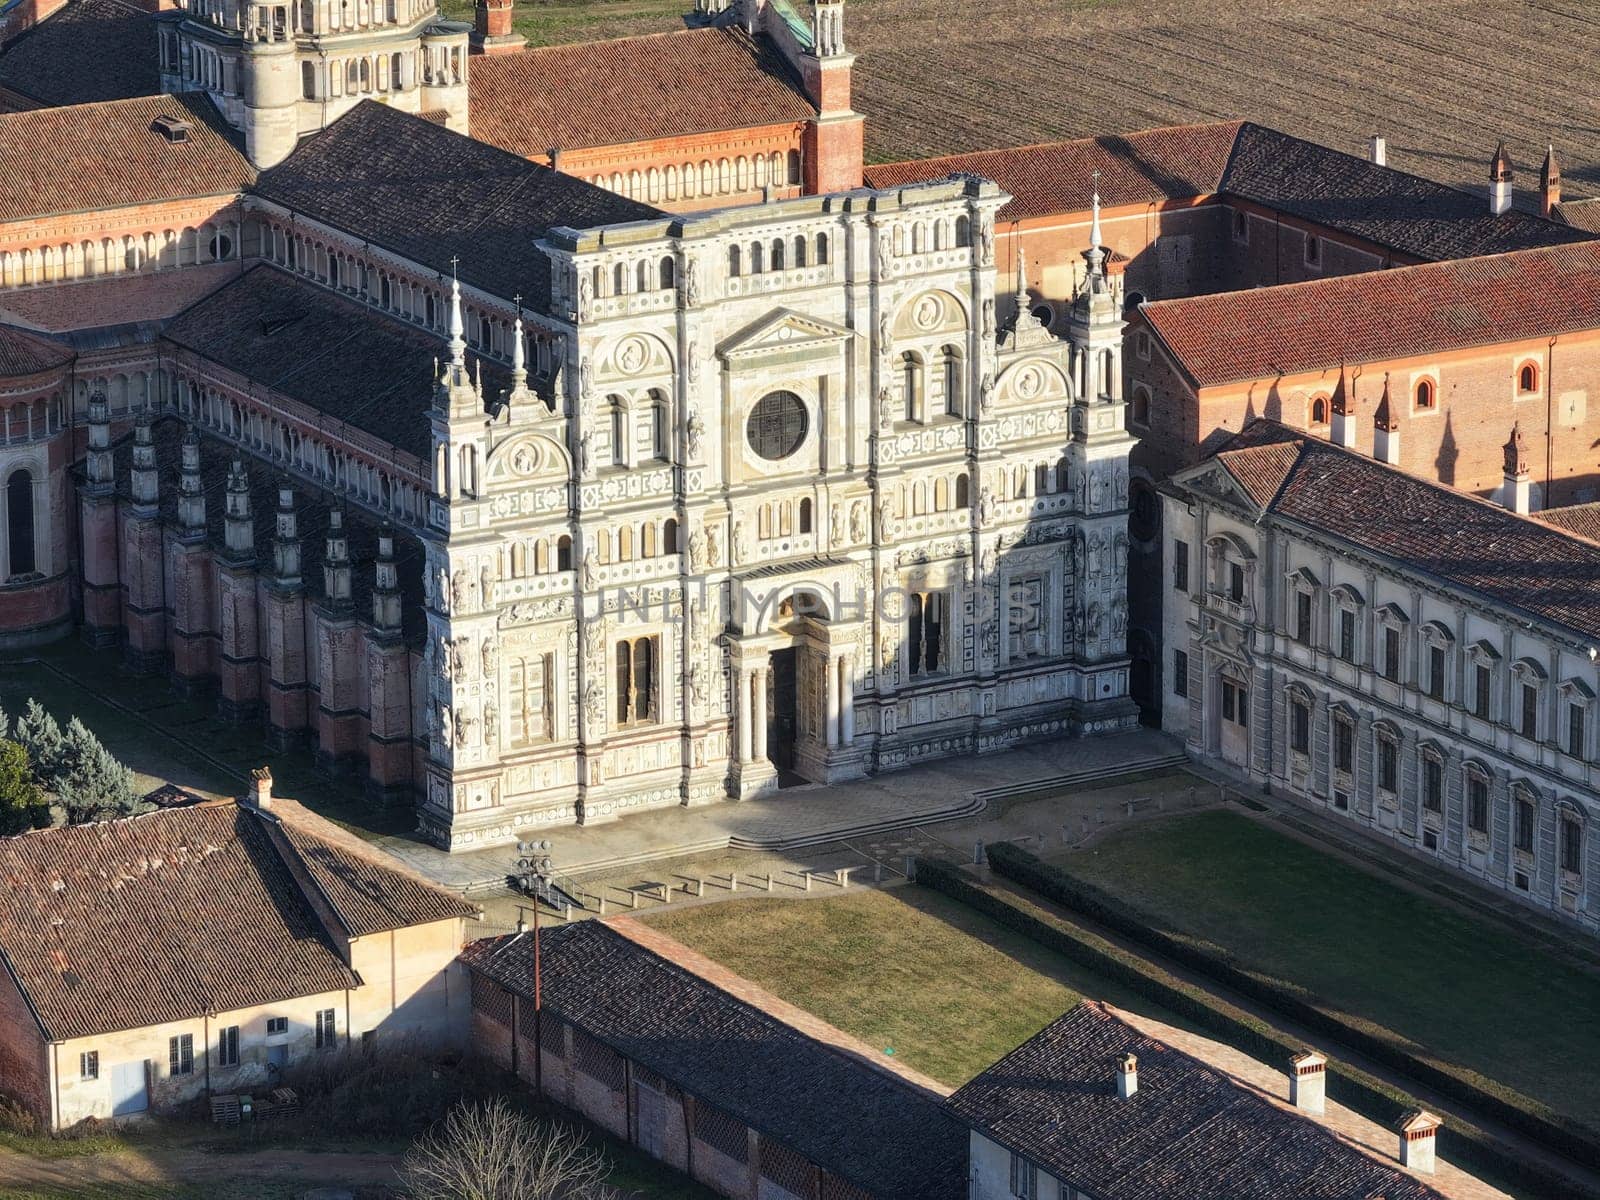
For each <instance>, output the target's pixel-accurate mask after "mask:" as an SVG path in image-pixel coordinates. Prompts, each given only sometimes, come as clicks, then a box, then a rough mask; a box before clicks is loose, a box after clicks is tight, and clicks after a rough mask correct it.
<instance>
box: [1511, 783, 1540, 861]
mask: <svg viewBox="0 0 1600 1200" xmlns="http://www.w3.org/2000/svg"><path fill="white" fill-rule="evenodd" d="M1535 819H1536V818H1535V814H1534V809H1533V801H1531V800H1529V799H1528V798H1527V797H1526V796H1518V797H1517V829H1516V834H1517V849H1518V850H1521V851H1524V852H1525V853H1528V854H1532V853H1533V827H1534V822H1535Z"/></svg>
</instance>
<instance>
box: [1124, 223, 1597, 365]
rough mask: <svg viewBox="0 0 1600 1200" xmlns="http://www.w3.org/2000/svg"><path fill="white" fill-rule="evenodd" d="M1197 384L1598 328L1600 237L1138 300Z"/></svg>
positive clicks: (1147, 316) (1151, 322)
mask: <svg viewBox="0 0 1600 1200" xmlns="http://www.w3.org/2000/svg"><path fill="white" fill-rule="evenodd" d="M1143 315H1144V319H1145V321H1146V322H1147V323H1148V325H1149V327H1150V328H1151V329H1153V330H1154V331H1155V332H1156V334H1157V335H1158V336H1159V337H1160V338H1161V340H1162V341H1163V342H1164V343H1165V344H1166V346H1167V348H1168V349H1169V350H1171V351H1172V353H1173V355H1174V356H1175V358H1176V359H1177V360H1178V362H1179V364H1180V365H1181V366H1182V367H1183V369H1184V370H1185V372H1187V373H1188V375H1189V376H1190V378H1192V379H1193V380H1194V382H1195V383H1196V384H1198V385H1199V386H1201V387H1209V386H1212V385H1215V384H1222V383H1235V382H1241V381H1245V380H1254V379H1268V378H1272V377H1274V376H1276V375H1279V374H1284V375H1293V374H1296V373H1299V372H1302V371H1317V370H1324V369H1327V368H1330V367H1337V366H1338V365H1339V364H1340V363H1341V362H1347V363H1350V364H1360V363H1376V362H1387V361H1389V360H1392V359H1397V358H1406V357H1411V356H1414V355H1421V354H1432V353H1436V352H1438V351H1443V350H1454V349H1465V348H1468V347H1472V346H1489V345H1496V344H1499V343H1501V342H1510V341H1518V340H1521V339H1524V338H1532V337H1541V338H1542V337H1546V336H1549V335H1551V334H1556V333H1564V332H1571V331H1573V330H1579V329H1600V242H1579V243H1576V244H1574V245H1570V246H1556V247H1550V248H1546V249H1538V250H1523V251H1518V252H1516V253H1512V254H1498V255H1491V256H1488V257H1484V258H1470V259H1461V260H1457V261H1454V262H1442V263H1426V264H1423V265H1421V266H1415V267H1401V268H1396V269H1394V270H1389V271H1369V272H1367V273H1365V274H1360V275H1344V276H1340V277H1338V278H1335V279H1320V280H1314V281H1312V282H1309V283H1295V284H1288V285H1285V286H1282V287H1268V288H1257V289H1255V290H1253V291H1243V292H1223V293H1218V294H1214V295H1209V296H1194V297H1190V298H1187V299H1181V300H1160V301H1156V302H1154V303H1150V304H1146V305H1145V306H1144V310H1143Z"/></svg>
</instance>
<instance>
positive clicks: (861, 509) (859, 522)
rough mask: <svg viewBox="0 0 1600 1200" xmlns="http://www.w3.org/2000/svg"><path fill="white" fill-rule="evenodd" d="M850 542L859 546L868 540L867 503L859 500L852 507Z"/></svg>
mask: <svg viewBox="0 0 1600 1200" xmlns="http://www.w3.org/2000/svg"><path fill="white" fill-rule="evenodd" d="M850 540H851V541H852V542H855V543H857V544H859V543H861V542H864V541H866V540H867V506H866V502H865V501H862V500H857V501H856V502H855V503H854V504H852V505H851V506H850Z"/></svg>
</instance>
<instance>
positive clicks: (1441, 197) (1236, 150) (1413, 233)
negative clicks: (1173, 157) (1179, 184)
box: [1220, 121, 1587, 262]
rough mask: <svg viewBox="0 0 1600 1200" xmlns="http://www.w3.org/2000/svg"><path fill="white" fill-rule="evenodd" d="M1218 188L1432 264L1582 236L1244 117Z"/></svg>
mask: <svg viewBox="0 0 1600 1200" xmlns="http://www.w3.org/2000/svg"><path fill="white" fill-rule="evenodd" d="M1220 190H1221V191H1222V192H1223V193H1224V194H1225V195H1230V196H1238V197H1240V198H1242V199H1245V200H1250V201H1254V202H1255V203H1257V204H1261V205H1264V206H1266V207H1268V208H1271V209H1275V210H1277V211H1279V212H1284V213H1288V214H1290V215H1291V216H1296V217H1300V218H1302V219H1304V220H1307V221H1311V222H1314V223H1315V224H1318V225H1323V226H1326V227H1327V228H1330V229H1337V230H1340V231H1342V232H1344V233H1348V234H1351V235H1352V236H1355V237H1359V238H1361V239H1363V240H1364V241H1368V242H1371V243H1373V244H1375V245H1378V246H1383V247H1385V248H1387V249H1389V250H1393V251H1396V252H1398V253H1400V254H1402V255H1405V256H1407V257H1410V258H1415V259H1421V260H1423V261H1430V262H1431V261H1438V260H1441V259H1447V258H1469V257H1472V256H1475V255H1480V254H1499V253H1503V252H1505V251H1509V250H1525V249H1529V248H1531V247H1535V246H1558V245H1563V244H1565V243H1568V242H1573V241H1578V240H1582V239H1583V238H1585V237H1586V236H1587V235H1585V234H1582V233H1579V232H1577V231H1575V230H1572V229H1569V228H1567V227H1566V226H1563V225H1561V224H1559V223H1557V222H1555V221H1547V220H1545V219H1544V218H1543V217H1540V216H1536V215H1534V214H1532V213H1525V212H1521V211H1518V210H1516V209H1513V210H1511V211H1509V212H1504V213H1501V214H1499V215H1498V216H1497V215H1495V214H1493V213H1491V212H1490V211H1489V202H1488V200H1487V198H1486V197H1485V196H1484V195H1483V194H1482V193H1481V192H1464V191H1461V190H1459V189H1457V188H1452V187H1446V186H1445V185H1444V184H1442V183H1435V182H1433V181H1432V180H1431V179H1423V178H1422V177H1421V176H1420V175H1408V174H1407V173H1406V172H1404V171H1397V170H1395V169H1394V168H1393V167H1380V166H1378V165H1377V164H1376V163H1373V162H1371V161H1370V160H1368V159H1365V158H1360V157H1357V156H1356V155H1353V154H1345V153H1343V152H1342V151H1339V150H1331V149H1329V148H1328V147H1326V146H1319V145H1317V144H1316V143H1315V142H1308V141H1306V140H1305V139H1303V138H1297V137H1291V136H1290V135H1289V134H1287V133H1279V132H1278V131H1277V130H1275V129H1267V128H1264V127H1262V126H1260V125H1256V124H1253V123H1251V122H1249V121H1246V122H1245V123H1244V124H1243V125H1242V126H1241V127H1240V129H1239V137H1238V139H1237V140H1236V141H1235V142H1234V146H1233V153H1232V155H1231V156H1230V157H1229V159H1228V168H1227V170H1226V171H1224V172H1223V175H1222V183H1221V187H1220Z"/></svg>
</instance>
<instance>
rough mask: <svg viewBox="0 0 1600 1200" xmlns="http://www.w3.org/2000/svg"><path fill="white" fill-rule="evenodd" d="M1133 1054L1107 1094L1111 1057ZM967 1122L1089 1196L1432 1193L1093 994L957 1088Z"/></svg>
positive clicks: (1358, 1199)
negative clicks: (1119, 1084)
mask: <svg viewBox="0 0 1600 1200" xmlns="http://www.w3.org/2000/svg"><path fill="white" fill-rule="evenodd" d="M1130 1053H1131V1054H1133V1055H1134V1056H1135V1057H1136V1058H1137V1059H1138V1079H1139V1086H1138V1090H1137V1091H1135V1092H1134V1093H1133V1095H1132V1096H1129V1097H1128V1098H1127V1099H1122V1098H1121V1097H1119V1096H1118V1095H1117V1088H1116V1082H1115V1072H1116V1064H1117V1063H1118V1061H1119V1060H1120V1059H1121V1058H1122V1056H1123V1055H1125V1054H1130ZM949 1108H950V1111H951V1112H952V1113H953V1114H954V1115H955V1116H957V1117H959V1118H960V1119H961V1120H963V1121H965V1122H966V1123H967V1124H968V1125H970V1126H971V1127H972V1128H973V1129H976V1130H977V1131H978V1132H979V1133H981V1134H983V1135H984V1136H985V1137H988V1138H989V1139H990V1140H992V1141H995V1142H998V1143H999V1144H1000V1145H1001V1146H1004V1147H1006V1148H1007V1149H1009V1150H1011V1151H1012V1152H1014V1153H1016V1154H1020V1155H1022V1156H1024V1157H1025V1158H1028V1159H1029V1160H1031V1161H1032V1162H1033V1163H1035V1164H1036V1165H1037V1166H1039V1167H1040V1168H1042V1169H1043V1170H1045V1171H1047V1172H1049V1173H1050V1174H1051V1175H1053V1176H1055V1177H1056V1178H1058V1179H1060V1180H1062V1181H1063V1182H1065V1183H1068V1184H1071V1185H1072V1186H1073V1187H1076V1188H1077V1189H1078V1190H1079V1191H1082V1192H1086V1193H1089V1194H1092V1195H1094V1196H1096V1197H1098V1198H1099V1200H1193V1198H1194V1197H1196V1196H1227V1197H1228V1198H1229V1200H1279V1198H1280V1197H1285V1196H1299V1197H1308V1198H1309V1197H1315V1198H1316V1200H1371V1198H1372V1197H1375V1196H1382V1197H1385V1198H1386V1200H1439V1193H1438V1192H1436V1191H1434V1190H1433V1189H1432V1188H1430V1187H1427V1186H1426V1185H1425V1184H1423V1183H1422V1182H1420V1181H1419V1180H1416V1179H1414V1178H1412V1177H1411V1176H1410V1175H1407V1174H1406V1173H1405V1172H1404V1171H1402V1170H1400V1169H1399V1168H1398V1167H1393V1166H1389V1165H1387V1164H1385V1163H1382V1162H1379V1161H1377V1160H1376V1159H1373V1158H1369V1157H1368V1156H1367V1155H1366V1154H1363V1153H1362V1152H1361V1151H1359V1150H1357V1149H1355V1148H1354V1147H1352V1146H1349V1145H1347V1144H1346V1143H1344V1142H1343V1141H1341V1140H1340V1139H1339V1138H1338V1137H1337V1136H1335V1135H1334V1134H1333V1133H1331V1132H1330V1131H1328V1130H1326V1129H1324V1128H1323V1127H1322V1126H1320V1125H1318V1124H1317V1123H1316V1122H1314V1121H1311V1120H1309V1119H1307V1118H1305V1117H1302V1116H1300V1115H1298V1114H1296V1113H1294V1112H1292V1111H1289V1110H1287V1109H1284V1108H1280V1107H1279V1106H1278V1105H1276V1104H1273V1103H1271V1102H1270V1101H1268V1100H1266V1099H1265V1098H1263V1097H1262V1096H1260V1095H1258V1094H1256V1093H1255V1092H1253V1091H1250V1090H1249V1089H1247V1088H1244V1087H1241V1086H1239V1085H1238V1084H1236V1083H1234V1082H1233V1080H1231V1079H1230V1078H1228V1076H1226V1075H1225V1074H1223V1073H1222V1072H1221V1071H1218V1070H1216V1069H1214V1068H1212V1067H1210V1066H1207V1065H1206V1064H1205V1063H1202V1062H1200V1061H1199V1060H1197V1059H1194V1058H1191V1057H1190V1056H1189V1055H1187V1054H1184V1053H1183V1052H1182V1051H1179V1050H1176V1049H1173V1048H1172V1047H1170V1046H1168V1045H1167V1044H1166V1043H1164V1042H1160V1041H1157V1040H1156V1039H1155V1038H1152V1037H1149V1036H1147V1035H1146V1034H1143V1033H1141V1032H1139V1031H1138V1030H1137V1029H1135V1028H1133V1026H1131V1025H1129V1024H1127V1023H1126V1022H1124V1021H1122V1020H1120V1019H1118V1018H1117V1017H1115V1016H1113V1015H1112V1014H1110V1013H1109V1012H1107V1011H1106V1010H1105V1009H1104V1007H1102V1006H1101V1005H1099V1004H1096V1003H1094V1002H1093V1001H1084V1002H1083V1003H1081V1004H1079V1005H1078V1006H1077V1007H1076V1008H1074V1009H1073V1010H1072V1011H1071V1012H1069V1013H1067V1014H1066V1015H1065V1016H1063V1017H1061V1018H1059V1019H1058V1020H1056V1021H1054V1022H1052V1023H1051V1024H1050V1025H1047V1026H1046V1027H1045V1028H1044V1029H1043V1030H1041V1031H1040V1032H1039V1033H1037V1034H1035V1035H1034V1036H1033V1037H1031V1038H1029V1039H1028V1040H1027V1041H1026V1042H1024V1043H1023V1044H1022V1045H1020V1046H1018V1047H1017V1048H1016V1049H1015V1050H1013V1051H1011V1053H1009V1054H1007V1055H1006V1056H1005V1057H1004V1058H1002V1059H1001V1060H1000V1061H999V1062H997V1063H995V1064H994V1066H992V1067H990V1068H989V1069H988V1070H987V1071H984V1072H983V1073H982V1074H981V1075H979V1076H978V1077H977V1078H975V1079H973V1080H971V1081H970V1082H968V1083H967V1084H965V1085H963V1086H962V1087H961V1088H959V1089H957V1091H956V1093H955V1095H953V1096H951V1097H950V1100H949Z"/></svg>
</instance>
